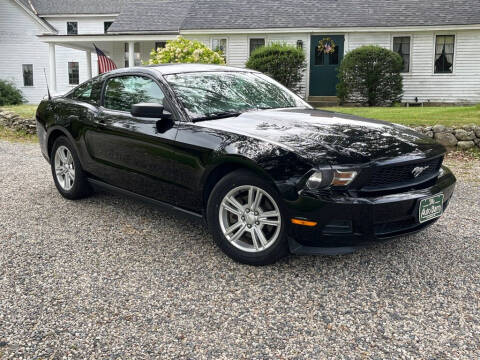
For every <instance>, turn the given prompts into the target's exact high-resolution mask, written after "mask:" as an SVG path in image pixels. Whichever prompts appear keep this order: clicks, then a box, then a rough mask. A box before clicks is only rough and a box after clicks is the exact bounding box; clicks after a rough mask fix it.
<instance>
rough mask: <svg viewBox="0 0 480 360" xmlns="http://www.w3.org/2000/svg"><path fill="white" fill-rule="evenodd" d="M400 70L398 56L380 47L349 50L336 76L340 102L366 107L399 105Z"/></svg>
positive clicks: (400, 59)
mask: <svg viewBox="0 0 480 360" xmlns="http://www.w3.org/2000/svg"><path fill="white" fill-rule="evenodd" d="M402 69H403V60H402V57H401V56H400V55H398V54H397V53H395V52H393V51H391V50H388V49H385V48H382V47H380V46H362V47H360V48H357V49H355V50H352V51H350V52H349V53H348V54H347V55H346V56H345V58H344V59H343V61H342V64H341V65H340V69H339V74H338V78H339V83H338V85H337V95H338V97H339V99H340V102H341V103H345V102H350V103H360V104H363V105H368V106H378V105H380V106H385V105H392V104H393V103H396V102H399V101H400V100H401V98H402V93H403V85H402V76H401V75H400V72H401V71H402Z"/></svg>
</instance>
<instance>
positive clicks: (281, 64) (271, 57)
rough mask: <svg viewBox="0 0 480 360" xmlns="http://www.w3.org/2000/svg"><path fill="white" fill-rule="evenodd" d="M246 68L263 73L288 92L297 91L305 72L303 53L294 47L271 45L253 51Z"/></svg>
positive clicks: (278, 44)
mask: <svg viewBox="0 0 480 360" xmlns="http://www.w3.org/2000/svg"><path fill="white" fill-rule="evenodd" d="M246 66H247V68H249V69H252V70H257V71H260V72H262V73H265V74H267V75H269V76H271V77H272V78H274V79H275V80H277V81H278V82H279V83H281V84H282V85H284V86H286V87H287V88H289V89H290V90H293V91H296V90H299V89H298V87H299V84H300V81H301V80H302V76H303V72H304V70H305V67H306V65H305V53H304V52H303V50H302V49H299V48H297V47H295V46H291V45H287V44H280V43H273V44H270V45H268V46H262V47H260V48H257V49H255V50H254V51H253V52H252V54H251V55H250V58H249V59H248V61H247V64H246Z"/></svg>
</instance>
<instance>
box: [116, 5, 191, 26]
mask: <svg viewBox="0 0 480 360" xmlns="http://www.w3.org/2000/svg"><path fill="white" fill-rule="evenodd" d="M193 3H194V0H161V1H158V0H157V1H152V0H150V1H131V2H129V3H127V4H125V6H124V7H123V9H122V12H121V13H120V15H118V17H117V18H116V19H115V21H114V23H113V24H112V26H110V28H109V29H108V32H109V33H116V32H123V33H124V32H136V31H138V32H154V31H179V30H180V27H181V25H182V23H183V21H184V20H185V18H186V17H187V16H188V13H189V10H190V8H191V6H192V4H193Z"/></svg>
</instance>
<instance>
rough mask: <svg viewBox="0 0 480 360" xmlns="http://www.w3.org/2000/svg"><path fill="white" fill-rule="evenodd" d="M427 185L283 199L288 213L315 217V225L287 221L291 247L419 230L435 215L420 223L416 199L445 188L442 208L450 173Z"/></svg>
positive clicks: (338, 247)
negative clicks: (361, 194) (388, 192)
mask: <svg viewBox="0 0 480 360" xmlns="http://www.w3.org/2000/svg"><path fill="white" fill-rule="evenodd" d="M442 169H443V173H442V174H441V175H440V176H439V177H438V178H437V179H436V180H434V181H433V182H432V183H431V184H430V186H429V187H427V188H423V189H420V190H410V191H407V192H403V193H398V194H391V195H384V196H376V197H353V196H351V195H348V194H340V195H338V194H336V195H335V194H333V195H332V194H331V193H328V194H324V195H321V196H318V197H317V198H312V197H309V196H300V197H299V198H298V199H297V200H296V201H290V202H288V201H287V206H288V209H289V215H290V216H289V218H298V219H305V220H310V221H315V222H317V225H316V226H314V227H306V226H301V225H295V224H291V223H290V224H289V226H288V230H287V231H288V235H289V243H290V251H291V252H292V253H295V254H327V255H333V254H342V253H349V252H353V251H354V250H355V249H357V248H361V247H365V246H368V245H371V244H374V243H378V242H382V241H385V240H387V239H390V238H392V237H397V236H401V235H406V234H411V233H415V232H418V231H420V230H423V229H424V228H426V227H428V226H429V225H432V224H433V223H435V221H437V220H438V218H437V219H434V220H431V221H428V222H425V223H422V224H420V223H419V221H418V207H419V203H420V200H421V199H424V198H426V197H429V196H433V195H436V194H439V193H443V194H444V202H443V209H444V210H445V209H446V208H447V206H448V203H449V201H450V199H451V197H452V194H453V190H454V188H455V182H456V179H455V176H454V175H453V173H452V172H451V171H450V170H449V169H448V168H447V167H445V166H444V167H442Z"/></svg>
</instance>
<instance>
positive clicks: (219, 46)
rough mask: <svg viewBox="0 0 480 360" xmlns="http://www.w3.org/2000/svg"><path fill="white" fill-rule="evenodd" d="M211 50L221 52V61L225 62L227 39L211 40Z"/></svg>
mask: <svg viewBox="0 0 480 360" xmlns="http://www.w3.org/2000/svg"><path fill="white" fill-rule="evenodd" d="M212 50H213V51H221V52H222V56H223V59H224V60H225V62H227V39H212Z"/></svg>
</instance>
